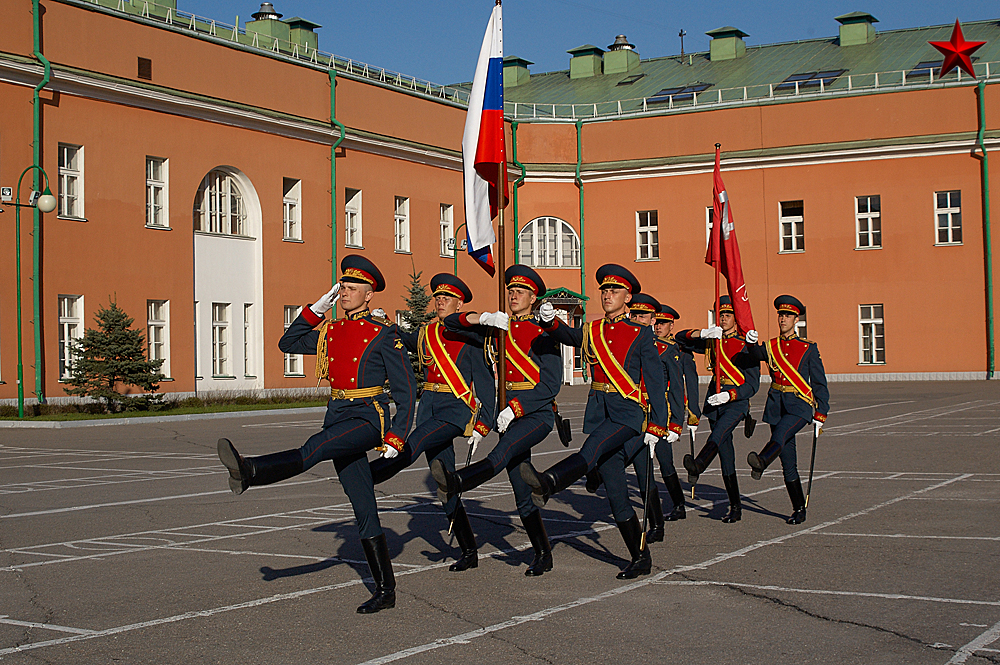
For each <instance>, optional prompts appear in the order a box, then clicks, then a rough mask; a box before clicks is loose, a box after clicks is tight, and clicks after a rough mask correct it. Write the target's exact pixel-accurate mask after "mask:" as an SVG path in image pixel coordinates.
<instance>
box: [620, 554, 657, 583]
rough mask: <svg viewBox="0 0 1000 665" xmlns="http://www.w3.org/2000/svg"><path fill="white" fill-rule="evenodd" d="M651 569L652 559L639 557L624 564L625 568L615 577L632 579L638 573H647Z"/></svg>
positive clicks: (637, 575)
mask: <svg viewBox="0 0 1000 665" xmlns="http://www.w3.org/2000/svg"><path fill="white" fill-rule="evenodd" d="M652 570H653V561H652V559H639V560H638V561H633V562H632V563H630V564H629V565H627V566H625V570H623V571H622V572H620V573H618V574H617V575H615V577H616V578H618V579H620V580H634V579H635V578H637V577H639V576H640V575H649V573H650V572H652Z"/></svg>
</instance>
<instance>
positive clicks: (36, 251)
mask: <svg viewBox="0 0 1000 665" xmlns="http://www.w3.org/2000/svg"><path fill="white" fill-rule="evenodd" d="M31 12H32V19H33V22H34V33H35V57H36V58H38V60H39V61H40V62H41V63H42V67H44V68H45V72H44V74H43V75H42V80H41V81H40V82H39V83H38V85H37V86H35V92H34V94H33V95H32V98H31V104H32V106H33V107H34V128H33V136H32V148H33V154H32V158H33V160H34V165H35V166H38V167H41V165H42V140H41V135H42V100H41V98H40V97H39V94H38V93H39V92H41V90H42V88H44V87H45V86H46V85H48V82H49V79H50V78H51V77H52V65H51V64H49V61H48V60H46V59H45V56H44V55H42V13H41V10H40V9H39V6H38V0H33V2H32V9H31ZM32 170H33V171H34V176H33V178H32V183H33V185H32V186H33V187H34V189H35V191H36V192H39V191H41V180H40V179H39V178H40V177H41V174H40V173H39V170H38V169H32ZM32 215H33V217H34V225H33V232H32V240H31V246H32V251H31V262H32V266H31V273H32V276H31V279H32V290H33V292H34V302H35V312H34V323H35V397H36V398H38V403H39V404H44V403H45V391H44V389H43V386H42V289H41V284H42V275H41V269H40V266H41V262H42V247H41V238H42V213H41V212H40V211H39V210H38V208H37V207H35V209H34V210H33V211H32ZM18 242H20V239H19V240H18Z"/></svg>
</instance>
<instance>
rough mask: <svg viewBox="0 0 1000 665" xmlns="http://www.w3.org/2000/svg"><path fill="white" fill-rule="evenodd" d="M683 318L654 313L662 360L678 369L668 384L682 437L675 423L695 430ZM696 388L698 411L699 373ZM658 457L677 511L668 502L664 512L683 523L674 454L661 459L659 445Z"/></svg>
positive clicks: (666, 310)
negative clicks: (679, 327)
mask: <svg viewBox="0 0 1000 665" xmlns="http://www.w3.org/2000/svg"><path fill="white" fill-rule="evenodd" d="M679 318H680V315H679V314H678V313H677V310H675V309H674V308H673V307H670V306H668V305H660V308H659V311H657V312H656V313H655V314H654V319H655V320H654V321H653V332H654V333H656V348H657V349H658V350H659V351H660V358H661V359H664V367H668V366H672V367H673V368H674V369H673V374H672V376H671V377H670V379H669V383H668V385H667V405H668V406H669V407H670V416H671V417H670V423H671V429H672V430H673V431H677V432H678V434H679V433H680V430H679V429H675V428H674V427H673V424H674V423H682V422H685V421H686V422H687V424H688V427H691V421H690V413H686V411H690V409H689V408H688V409H685V407H686V406H687V404H688V398H687V393H688V391H690V383H689V382H687V377H686V376H685V375H684V372H685V370H684V358H683V356H685V355H686V356H688V357H689V358H690V357H691V354H690V353H684V352H682V351H681V348H680V347H679V346H678V345H677V342H676V340H674V335H673V328H674V320H675V319H679ZM691 365H692V367H693V366H694V361H693V360H692V361H691ZM668 371H669V368H668ZM694 385H695V388H694V396H693V399H694V402H695V404H694V408H695V409H698V405H697V400H698V374H697V372H695V381H694ZM675 414H676V415H675ZM698 414H699V416H700V414H701V410H700V409H699V410H698ZM697 425H698V423H697V420H696V421H695V424H694V426H695V427H697ZM671 443H673V442H671ZM665 448H667V450H670V446H669V445H668V446H665ZM656 457H657V459H659V460H660V475H662V476H663V484H664V485H666V487H667V494H668V495H669V496H670V501H671V502H672V503H673V508H672V509H671V510H670V511H669V512H668V511H667V510H666V502H664V508H663V512H665V513H666V518H665V519H666V521H667V522H675V521H677V520H682V519H684V518H685V517H686V515H685V513H684V490H683V489H681V481H680V479H679V478H678V477H677V470H676V469H675V468H674V463H673V454H670V455H669V456H667V457H666V460H665V459H664V457H661V455H660V449H659V446H657V449H656ZM668 462H669V463H668ZM637 471H638V469H637ZM654 535H655V534H654Z"/></svg>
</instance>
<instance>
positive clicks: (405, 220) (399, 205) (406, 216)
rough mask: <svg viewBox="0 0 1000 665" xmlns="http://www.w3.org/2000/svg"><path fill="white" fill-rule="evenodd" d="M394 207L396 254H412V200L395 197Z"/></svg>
mask: <svg viewBox="0 0 1000 665" xmlns="http://www.w3.org/2000/svg"><path fill="white" fill-rule="evenodd" d="M395 200H396V202H395V206H394V207H393V217H394V219H395V222H394V226H393V228H394V229H395V237H396V252H397V253H399V254H409V253H410V199H409V198H407V197H405V196H397V197H395Z"/></svg>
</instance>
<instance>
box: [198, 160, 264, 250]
mask: <svg viewBox="0 0 1000 665" xmlns="http://www.w3.org/2000/svg"><path fill="white" fill-rule="evenodd" d="M194 230H195V231H204V232H205V233H219V234H222V235H230V236H250V235H251V233H250V228H249V225H248V224H247V208H246V204H245V203H244V201H243V192H241V191H240V187H239V185H238V184H237V183H236V180H235V178H233V176H232V175H230V174H229V173H226V172H225V171H222V170H218V169H217V170H215V171H211V172H209V174H208V175H207V176H205V179H204V180H202V181H201V186H199V187H198V195H197V196H196V197H195V200H194Z"/></svg>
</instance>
